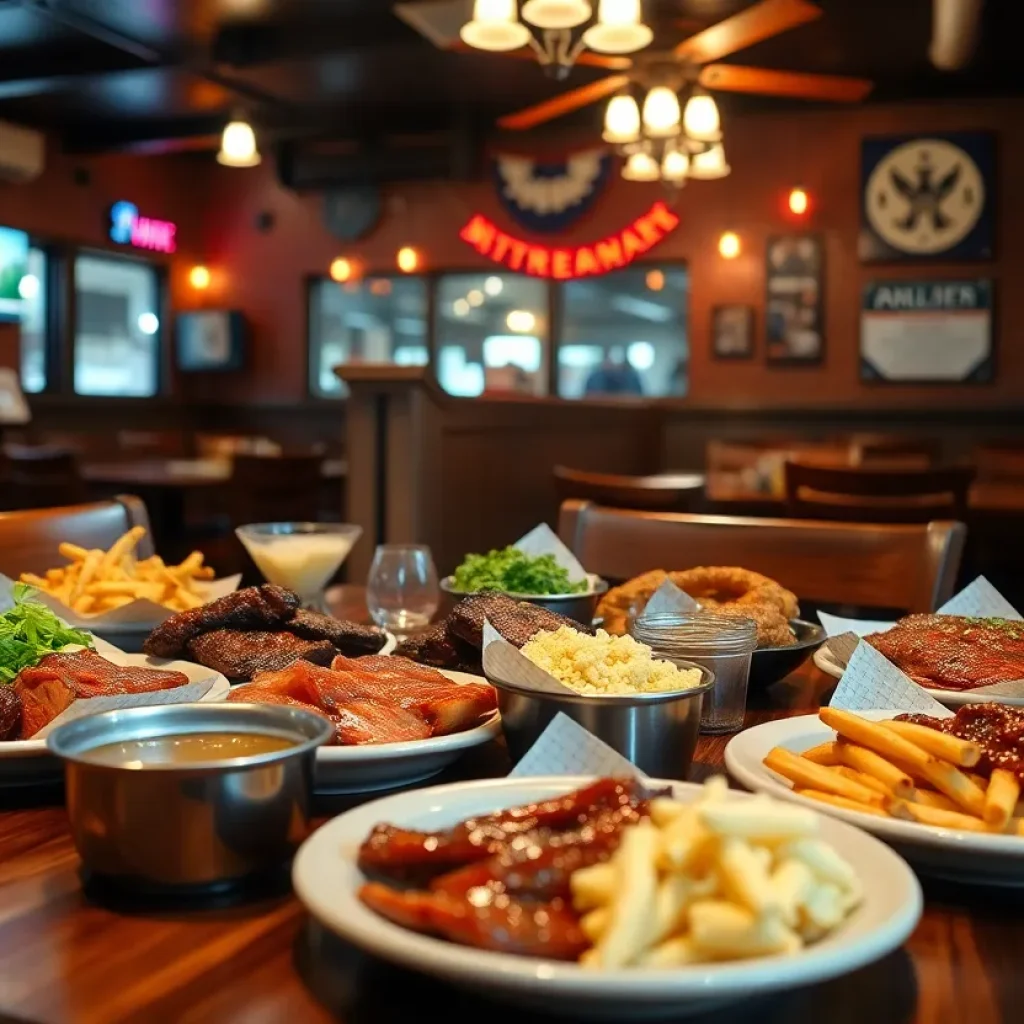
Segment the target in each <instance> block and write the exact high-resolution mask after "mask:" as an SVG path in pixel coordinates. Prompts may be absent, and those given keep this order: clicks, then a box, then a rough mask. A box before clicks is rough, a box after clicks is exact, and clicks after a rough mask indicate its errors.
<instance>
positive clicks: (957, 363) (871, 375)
mask: <svg viewBox="0 0 1024 1024" xmlns="http://www.w3.org/2000/svg"><path fill="white" fill-rule="evenodd" d="M993 369H994V368H993V352H992V282H991V281H990V280H988V279H987V278H977V279H974V280H955V281H873V282H871V283H870V284H867V285H865V287H864V294H863V297H862V303H861V315H860V373H861V379H862V380H871V381H892V382H899V383H904V384H910V383H915V384H922V383H931V384H938V383H950V382H972V383H983V382H986V381H990V380H991V379H992V375H993Z"/></svg>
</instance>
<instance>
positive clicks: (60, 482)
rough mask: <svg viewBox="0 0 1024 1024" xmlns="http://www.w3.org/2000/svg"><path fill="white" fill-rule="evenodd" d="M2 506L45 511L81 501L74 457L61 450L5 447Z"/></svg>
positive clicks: (83, 493) (81, 487)
mask: <svg viewBox="0 0 1024 1024" xmlns="http://www.w3.org/2000/svg"><path fill="white" fill-rule="evenodd" d="M4 455H5V459H4V477H5V480H4V483H5V487H4V491H5V495H4V505H5V506H6V507H7V508H10V509H24V508H49V507H51V506H54V505H77V504H80V503H81V502H83V501H85V498H86V489H85V482H84V481H83V480H82V475H81V473H80V472H79V468H78V456H77V455H76V454H75V453H74V452H72V451H68V450H67V449H64V448H52V447H49V446H40V447H33V446H27V445H13V444H11V445H7V446H5V448H4Z"/></svg>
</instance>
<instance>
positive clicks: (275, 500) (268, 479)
mask: <svg viewBox="0 0 1024 1024" xmlns="http://www.w3.org/2000/svg"><path fill="white" fill-rule="evenodd" d="M323 461H324V460H323V456H320V455H273V456H262V455H236V456H235V457H234V459H233V460H232V471H231V483H230V488H231V520H232V523H233V524H234V525H235V526H239V525H241V524H242V523H277V522H293V521H298V522H307V521H315V520H316V519H317V517H318V515H319V512H320V494H321V490H322V487H323Z"/></svg>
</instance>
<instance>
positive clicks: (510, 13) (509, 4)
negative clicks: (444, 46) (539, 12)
mask: <svg viewBox="0 0 1024 1024" xmlns="http://www.w3.org/2000/svg"><path fill="white" fill-rule="evenodd" d="M459 36H460V37H461V38H462V41H463V42H464V43H465V44H466V45H467V46H472V47H473V48H474V49H477V50H490V51H492V52H494V53H501V52H503V51H505V50H518V49H519V47H521V46H525V45H526V44H527V43H528V42H529V41H530V30H529V29H528V28H527V27H526V26H525V25H524V24H522V22H520V20H519V18H518V17H517V15H516V0H476V3H475V4H474V5H473V20H472V21H468V22H466V24H465V25H463V26H462V28H461V29H460V30H459Z"/></svg>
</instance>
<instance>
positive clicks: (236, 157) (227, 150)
mask: <svg viewBox="0 0 1024 1024" xmlns="http://www.w3.org/2000/svg"><path fill="white" fill-rule="evenodd" d="M261 159H262V157H261V156H260V151H259V150H258V149H257V148H256V133H255V132H254V131H253V130H252V125H251V124H249V123H248V122H247V121H231V122H229V123H228V124H227V125H225V126H224V133H223V134H222V135H221V137H220V152H219V153H218V154H217V163H219V164H223V165H224V166H225V167H255V166H256V165H257V164H258V163H259V162H260V160H261Z"/></svg>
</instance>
